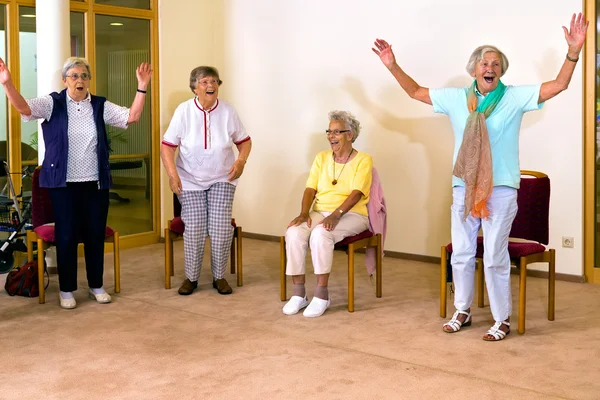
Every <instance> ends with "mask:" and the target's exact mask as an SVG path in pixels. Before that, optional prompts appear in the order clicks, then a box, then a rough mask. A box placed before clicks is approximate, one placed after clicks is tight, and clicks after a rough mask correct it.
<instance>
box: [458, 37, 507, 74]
mask: <svg viewBox="0 0 600 400" xmlns="http://www.w3.org/2000/svg"><path fill="white" fill-rule="evenodd" d="M490 52H491V53H496V54H498V55H499V56H500V58H501V59H502V75H500V76H501V77H502V76H503V75H504V74H505V73H506V70H507V69H508V58H506V56H505V55H504V53H503V52H501V51H500V50H498V48H497V47H496V46H490V45H487V44H486V45H483V46H479V47H478V48H476V49H475V50H473V53H472V54H471V58H469V62H468V63H467V72H468V73H469V75H473V74H474V73H475V64H477V63H478V62H479V61H481V60H482V59H483V56H484V55H485V53H490Z"/></svg>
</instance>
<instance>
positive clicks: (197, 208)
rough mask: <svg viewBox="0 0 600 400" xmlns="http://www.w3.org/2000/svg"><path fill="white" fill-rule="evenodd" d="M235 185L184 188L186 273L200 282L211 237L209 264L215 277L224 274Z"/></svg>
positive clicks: (182, 214) (183, 212)
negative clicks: (196, 188) (208, 239)
mask: <svg viewBox="0 0 600 400" xmlns="http://www.w3.org/2000/svg"><path fill="white" fill-rule="evenodd" d="M234 194H235V186H234V185H232V184H231V183H228V182H217V183H215V184H213V185H212V186H211V187H209V188H208V189H207V190H184V191H182V192H181V194H180V195H179V202H180V203H181V219H182V220H183V223H184V224H185V231H184V232H183V255H184V259H185V276H186V277H187V278H188V279H189V280H190V281H192V282H194V281H197V280H198V278H199V277H200V270H201V269H202V260H203V258H204V244H205V243H206V237H207V236H209V237H210V263H211V269H212V274H213V278H214V279H221V278H223V277H224V276H225V270H226V267H227V260H228V259H229V249H230V248H231V241H232V240H233V227H232V226H231V209H232V206H233V195H234Z"/></svg>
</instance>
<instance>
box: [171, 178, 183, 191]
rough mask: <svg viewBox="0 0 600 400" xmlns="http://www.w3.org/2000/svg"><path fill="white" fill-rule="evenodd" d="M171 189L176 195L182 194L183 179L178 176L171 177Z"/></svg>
mask: <svg viewBox="0 0 600 400" xmlns="http://www.w3.org/2000/svg"><path fill="white" fill-rule="evenodd" d="M169 187H170V188H171V190H172V191H173V193H175V194H181V189H182V187H181V179H179V176H178V175H176V176H174V177H169Z"/></svg>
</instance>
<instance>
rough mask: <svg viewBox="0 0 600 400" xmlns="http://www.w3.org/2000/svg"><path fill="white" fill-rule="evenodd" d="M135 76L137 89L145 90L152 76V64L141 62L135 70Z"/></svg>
mask: <svg viewBox="0 0 600 400" xmlns="http://www.w3.org/2000/svg"><path fill="white" fill-rule="evenodd" d="M135 76H136V77H137V80H138V89H142V90H145V89H146V87H147V86H148V83H150V78H151V77H152V66H151V65H150V64H148V63H141V64H140V66H139V67H137V69H136V70H135Z"/></svg>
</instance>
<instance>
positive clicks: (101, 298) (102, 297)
mask: <svg viewBox="0 0 600 400" xmlns="http://www.w3.org/2000/svg"><path fill="white" fill-rule="evenodd" d="M89 295H90V299H94V300H96V301H97V302H98V303H100V304H106V303H110V302H111V300H112V299H111V298H110V294H108V293H106V292H104V293H100V294H95V293H94V292H93V291H92V289H90V290H89Z"/></svg>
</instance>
